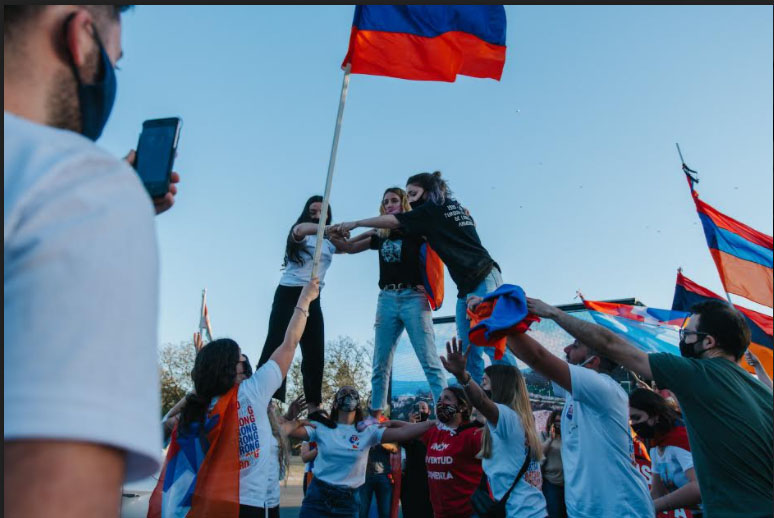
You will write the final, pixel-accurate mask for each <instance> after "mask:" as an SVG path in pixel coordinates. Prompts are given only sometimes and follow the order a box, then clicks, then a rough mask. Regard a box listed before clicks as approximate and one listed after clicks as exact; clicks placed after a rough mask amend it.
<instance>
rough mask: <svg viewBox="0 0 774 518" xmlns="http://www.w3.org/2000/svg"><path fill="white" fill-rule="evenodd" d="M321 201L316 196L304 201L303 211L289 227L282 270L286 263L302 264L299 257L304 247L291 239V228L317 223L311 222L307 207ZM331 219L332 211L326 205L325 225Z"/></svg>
mask: <svg viewBox="0 0 774 518" xmlns="http://www.w3.org/2000/svg"><path fill="white" fill-rule="evenodd" d="M322 201H323V197H322V196H317V195H315V196H312V197H310V198H309V199H308V200H306V203H305V204H304V210H303V211H302V212H301V215H300V216H299V217H298V219H297V220H296V222H295V223H293V225H292V226H291V227H290V232H288V240H287V244H286V245H285V259H284V260H283V261H282V267H283V268H284V267H286V266H287V265H288V261H290V262H293V263H296V264H297V265H299V266H300V265H301V264H303V263H304V258H303V257H302V255H301V254H302V253H304V245H303V243H298V242H296V240H295V239H293V227H295V226H296V225H298V224H299V223H317V221H315V220H313V219H312V217H311V216H310V215H309V207H311V206H312V204H313V203H318V202H319V203H322ZM332 218H333V209H332V208H331V206H330V205H328V217H327V218H325V224H326V225H330V224H331V219H332Z"/></svg>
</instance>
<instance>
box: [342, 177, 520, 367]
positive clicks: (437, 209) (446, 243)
mask: <svg viewBox="0 0 774 518" xmlns="http://www.w3.org/2000/svg"><path fill="white" fill-rule="evenodd" d="M406 192H407V194H408V200H409V202H410V204H411V207H412V210H411V211H410V212H402V213H399V214H397V213H396V214H385V215H383V216H378V217H375V218H366V219H361V220H357V221H352V222H348V223H340V224H339V225H336V226H335V227H336V229H337V230H339V231H341V232H348V231H350V230H352V229H354V228H357V227H373V228H383V229H400V230H402V231H403V232H404V233H405V234H406V235H413V236H424V237H426V238H427V242H428V243H429V244H430V246H431V247H433V250H435V251H436V253H438V256H439V257H440V258H441V260H442V261H443V263H444V264H445V265H446V267H447V268H448V269H449V274H450V275H451V278H452V280H454V283H455V284H456V285H457V308H456V317H455V320H456V323H457V335H458V336H459V337H460V340H461V343H462V347H463V350H465V351H467V349H468V347H469V342H468V332H469V331H470V321H469V320H468V317H467V298H468V297H470V296H473V295H477V296H481V297H483V296H484V295H485V294H487V293H489V292H491V291H493V290H494V289H495V288H497V287H498V286H500V285H501V284H502V283H503V280H502V276H501V272H500V267H499V265H498V264H497V263H496V262H495V261H494V260H493V259H492V257H491V256H490V255H489V252H487V250H486V248H484V246H483V245H482V244H481V239H479V237H478V232H476V227H475V224H474V223H473V219H472V218H471V217H470V215H469V214H468V211H467V210H466V209H465V208H464V207H463V206H462V205H460V204H459V202H457V200H455V199H454V198H452V192H451V190H450V189H449V186H448V185H447V184H446V181H444V180H443V179H442V178H441V173H440V171H436V172H434V173H432V174H431V173H419V174H415V175H414V176H411V177H409V179H408V180H407V181H406ZM482 349H483V348H481V347H474V348H473V349H472V350H471V351H470V354H469V359H468V361H469V363H470V365H469V367H470V373H471V375H472V376H473V379H474V380H476V381H477V382H480V381H481V377H482V376H483V374H484V358H483V356H482ZM486 350H487V354H489V355H490V357H491V358H492V363H505V364H508V365H515V360H514V359H513V358H512V357H511V356H510V355H505V356H503V358H502V360H494V350H493V348H491V347H489V348H486Z"/></svg>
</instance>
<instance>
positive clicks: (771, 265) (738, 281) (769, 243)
mask: <svg viewBox="0 0 774 518" xmlns="http://www.w3.org/2000/svg"><path fill="white" fill-rule="evenodd" d="M687 167H688V166H686V165H684V164H683V171H685V174H686V177H687V179H688V185H689V186H690V188H691V196H692V197H693V201H694V203H695V204H696V211H697V212H698V213H699V219H701V224H702V227H704V236H705V237H706V238H707V246H709V249H710V254H712V259H713V260H714V261H715V266H716V267H717V269H718V273H719V274H720V280H721V281H722V282H723V288H724V289H725V290H726V292H728V293H733V294H734V295H740V296H742V297H744V298H746V299H748V300H752V301H753V302H757V303H758V304H762V305H764V306H768V307H774V301H773V299H774V282H772V273H773V272H774V239H772V237H771V236H767V235H766V234H764V233H763V232H758V231H757V230H755V229H754V228H752V227H749V226H747V225H745V224H744V223H742V222H741V221H737V220H735V219H733V218H731V217H729V216H727V215H725V214H723V213H722V212H720V211H719V210H717V209H715V208H714V207H712V206H710V205H709V204H707V203H705V202H703V201H702V200H701V199H699V193H698V192H696V190H695V189H694V184H695V183H696V182H697V180H696V178H694V177H693V176H691V174H690V172H694V171H692V170H690V169H687ZM686 169H687V170H686Z"/></svg>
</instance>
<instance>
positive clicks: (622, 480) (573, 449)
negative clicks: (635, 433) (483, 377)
mask: <svg viewBox="0 0 774 518" xmlns="http://www.w3.org/2000/svg"><path fill="white" fill-rule="evenodd" d="M533 300H534V299H527V301H528V303H530V302H531V301H533ZM479 302H480V299H479V298H474V299H472V300H470V301H469V304H470V305H476V304H478V303H479ZM537 302H539V301H537ZM530 310H531V311H533V309H532V307H530ZM537 314H539V313H537ZM508 348H509V349H511V351H512V352H513V353H514V354H515V355H516V357H517V358H519V359H520V360H521V361H523V362H524V363H526V364H527V365H529V366H530V367H532V368H533V369H535V370H536V371H537V372H539V373H541V374H543V375H544V376H546V377H547V378H548V379H550V380H551V381H552V382H553V384H554V391H555V392H556V393H558V395H560V396H561V395H564V396H565V397H566V401H565V404H564V410H563V411H562V463H563V466H564V478H565V500H566V505H567V516H569V517H570V518H597V517H600V516H621V517H623V516H626V517H636V518H640V517H642V518H646V517H647V518H650V517H653V516H654V515H655V510H654V508H653V502H652V501H651V498H650V493H649V492H648V486H647V483H646V481H645V478H644V477H643V476H642V475H641V474H640V472H639V471H638V470H637V468H636V467H635V464H634V447H633V444H632V438H631V434H630V433H629V399H628V396H627V395H626V392H625V391H624V390H623V388H621V386H620V385H619V384H618V383H617V382H616V381H615V380H614V379H613V378H611V377H610V375H609V373H610V371H612V370H613V369H614V368H615V367H616V364H615V363H613V362H611V361H610V360H609V359H607V358H605V357H603V356H601V355H600V354H598V353H596V352H595V351H594V350H592V349H591V348H590V347H588V345H586V344H583V343H581V342H579V341H577V340H576V341H575V342H573V343H572V344H570V345H569V346H567V347H565V349H564V351H565V354H566V355H567V361H566V362H565V361H562V360H561V359H560V358H557V357H556V356H554V355H553V354H551V353H550V352H549V351H548V350H547V349H546V348H545V347H543V346H542V345H541V344H539V343H538V342H537V341H536V340H534V339H533V338H532V337H530V336H528V335H527V334H521V333H518V334H514V335H511V336H509V337H508Z"/></svg>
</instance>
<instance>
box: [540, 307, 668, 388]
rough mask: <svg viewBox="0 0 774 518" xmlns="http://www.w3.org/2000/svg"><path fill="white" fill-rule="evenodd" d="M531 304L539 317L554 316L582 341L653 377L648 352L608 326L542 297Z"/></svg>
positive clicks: (628, 367) (603, 353)
mask: <svg viewBox="0 0 774 518" xmlns="http://www.w3.org/2000/svg"><path fill="white" fill-rule="evenodd" d="M527 308H528V309H529V311H530V312H531V313H534V314H535V315H537V316H539V317H545V318H550V319H551V320H553V321H554V322H556V323H557V324H558V325H559V326H560V327H561V328H562V329H564V330H565V331H567V332H568V333H570V334H571V335H572V336H574V337H575V338H576V339H578V340H579V341H581V342H583V343H584V344H585V345H587V346H588V347H590V348H592V349H594V350H595V351H596V352H598V353H600V354H602V355H603V356H606V357H607V358H609V359H610V360H612V361H614V362H616V363H619V364H621V365H623V366H624V367H626V368H627V369H629V370H630V371H634V372H635V373H637V374H639V375H640V376H642V377H643V378H645V379H646V380H651V379H653V373H652V372H651V370H650V361H649V360H648V354H647V353H646V352H644V351H641V350H640V349H637V348H636V347H634V346H633V345H631V344H630V343H629V342H627V341H626V340H624V339H623V338H621V337H620V336H618V335H617V334H615V333H613V332H612V331H610V330H608V329H605V328H604V327H602V326H600V325H597V324H593V323H591V322H586V321H585V320H581V319H579V318H575V317H572V316H570V315H568V314H567V313H565V312H564V311H562V310H561V309H559V308H555V307H553V306H551V305H549V304H546V303H545V302H543V301H541V300H538V299H531V298H529V297H527Z"/></svg>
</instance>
